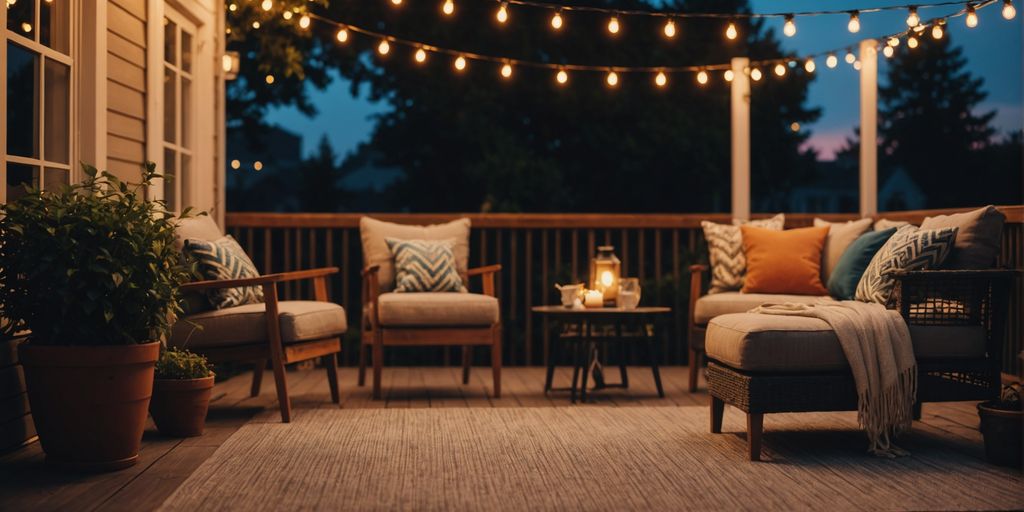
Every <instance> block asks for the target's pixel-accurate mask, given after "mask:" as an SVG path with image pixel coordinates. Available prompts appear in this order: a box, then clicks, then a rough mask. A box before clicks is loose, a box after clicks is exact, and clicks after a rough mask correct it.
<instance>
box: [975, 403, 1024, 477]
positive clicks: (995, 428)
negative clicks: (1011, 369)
mask: <svg viewBox="0 0 1024 512" xmlns="http://www.w3.org/2000/svg"><path fill="white" fill-rule="evenodd" d="M978 416H980V417H981V434H982V436H984V437H985V458H987V459H988V461H989V462H991V463H993V464H997V465H1000V466H1009V467H1013V468H1019V467H1021V457H1022V453H1021V449H1022V447H1021V441H1022V437H1024V432H1022V429H1024V410H1022V409H1021V400H1020V384H1013V385H1010V386H1004V387H1003V392H1002V394H1001V396H1000V397H999V400H989V401H987V402H981V403H980V404H978Z"/></svg>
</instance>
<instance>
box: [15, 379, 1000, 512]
mask: <svg viewBox="0 0 1024 512" xmlns="http://www.w3.org/2000/svg"><path fill="white" fill-rule="evenodd" d="M609 373H610V374H611V375H610V376H609V380H614V379H615V377H617V372H609ZM384 376H385V377H384V386H385V389H386V390H387V391H386V397H385V400H381V401H373V400H371V399H370V390H369V387H364V388H359V387H356V385H355V382H356V371H355V369H352V368H344V369H342V371H341V374H340V378H341V387H342V406H341V407H342V408H343V409H355V408H379V407H388V408H416V407H570V406H571V405H570V403H569V395H568V392H567V391H566V392H553V393H552V394H550V395H547V396H546V395H545V394H544V392H543V384H544V369H543V368H539V367H526V368H522V367H520V368H506V369H505V370H504V372H503V381H502V386H503V391H504V397H503V398H501V399H498V400H495V399H491V398H490V397H489V390H490V371H489V369H488V368H476V369H474V372H473V376H472V380H471V382H470V384H469V385H467V386H462V385H461V384H460V383H459V378H460V370H459V369H458V368H389V369H386V370H385V373H384ZM629 377H630V388H629V389H607V390H602V391H601V392H599V393H598V394H595V395H594V396H593V398H594V400H593V403H588V404H587V405H585V407H629V406H638V405H643V406H664V407H702V406H705V405H706V404H707V394H706V393H704V392H703V391H701V392H698V393H694V394H691V393H688V392H686V390H685V383H686V380H687V378H686V377H687V369H686V368H684V367H668V368H663V370H662V379H663V382H664V385H665V392H666V398H665V399H659V398H658V397H657V394H656V392H655V388H654V381H653V379H652V378H651V375H650V370H648V369H646V368H641V367H635V368H630V371H629ZM249 382H250V376H249V375H241V376H238V377H235V378H232V379H229V380H227V381H225V382H221V383H219V384H217V386H216V387H215V388H214V394H213V396H214V399H213V403H212V404H211V408H210V414H209V417H208V419H207V427H206V434H205V435H203V436H202V437H197V438H189V439H169V438H165V437H162V436H160V434H158V433H157V432H156V430H155V428H154V427H153V426H152V424H151V425H150V427H149V428H148V429H147V431H146V434H145V437H144V439H143V447H142V451H141V453H140V460H139V463H138V464H137V465H136V466H134V467H132V468H130V469H127V470H124V471H120V472H115V473H105V474H95V475H80V474H73V473H61V472H56V471H54V470H52V469H51V468H48V467H47V466H45V465H44V463H43V454H42V450H41V449H40V447H39V444H38V443H34V444H32V445H29V446H27V447H24V448H22V449H20V450H17V451H15V452H11V453H8V454H6V455H3V456H2V457H0V510H136V511H137V510H151V509H154V508H156V507H158V506H159V505H160V504H161V503H163V501H164V500H165V499H166V498H167V496H169V495H170V494H171V493H172V492H173V491H174V490H175V489H177V487H178V486H179V485H181V483H182V482H184V481H185V479H186V478H188V476H189V475H191V474H192V472H193V471H195V469H196V468H198V467H199V465H200V464H202V463H203V462H204V461H205V460H206V459H207V458H208V457H209V456H210V455H212V454H213V452H214V451H215V450H216V449H217V447H219V446H220V445H221V444H222V443H223V442H224V441H225V440H226V439H227V438H228V437H230V436H231V434H232V433H234V432H235V431H236V430H237V429H238V428H239V427H241V426H242V425H244V424H245V423H247V422H250V421H279V416H278V412H277V408H276V400H275V398H274V386H273V382H274V381H273V377H272V375H270V374H269V372H268V373H267V375H265V376H264V380H263V382H264V386H263V390H262V393H261V394H260V396H258V397H249ZM568 383H569V370H568V369H560V371H559V372H558V374H557V375H556V378H555V384H554V385H555V387H559V386H567V385H568ZM288 385H289V389H290V392H291V394H292V397H293V402H294V407H295V409H296V411H295V414H296V415H300V414H302V412H303V410H308V409H310V408H324V407H334V405H333V404H331V403H330V400H329V392H328V387H327V383H326V379H325V375H324V372H323V371H322V370H319V369H318V370H303V371H294V372H289V374H288ZM702 388H703V383H702ZM977 423H978V417H977V413H976V412H975V410H974V403H968V402H963V403H950V404H926V405H925V407H924V416H923V418H922V421H921V422H917V423H915V424H914V428H915V429H924V430H927V431H929V432H930V433H931V434H934V435H936V436H939V437H941V438H942V439H944V440H948V442H949V443H950V445H951V446H955V447H956V448H957V449H959V450H962V451H965V452H967V453H970V454H971V455H974V456H977V457H979V458H980V457H983V448H982V444H981V443H982V440H981V435H980V433H979V432H978V430H977Z"/></svg>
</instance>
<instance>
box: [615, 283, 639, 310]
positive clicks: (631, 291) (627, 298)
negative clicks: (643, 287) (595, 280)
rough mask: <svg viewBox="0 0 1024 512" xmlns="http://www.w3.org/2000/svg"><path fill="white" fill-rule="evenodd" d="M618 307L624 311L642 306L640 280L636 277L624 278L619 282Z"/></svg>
mask: <svg viewBox="0 0 1024 512" xmlns="http://www.w3.org/2000/svg"><path fill="white" fill-rule="evenodd" d="M616 301H617V302H618V306H619V307H620V308H623V309H636V307H637V306H639V305H640V280H639V279H637V278H635V277H623V278H622V280H621V281H620V282H619V295H618V297H617V298H616Z"/></svg>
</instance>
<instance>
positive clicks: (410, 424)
mask: <svg viewBox="0 0 1024 512" xmlns="http://www.w3.org/2000/svg"><path fill="white" fill-rule="evenodd" d="M855 420H856V418H855V416H854V415H852V414H846V413H842V414H799V415H797V414H793V415H770V416H767V417H766V419H765V428H766V432H765V445H766V452H765V455H766V458H767V459H768V461H767V462H749V461H748V460H746V444H745V443H746V441H745V436H744V435H743V434H742V433H741V431H742V427H743V425H742V421H743V417H742V416H741V415H739V414H736V413H735V412H731V413H727V415H726V422H725V428H726V431H727V432H729V431H731V433H726V434H721V435H712V434H709V433H708V431H707V424H708V412H707V409H706V408H703V407H656V408H655V407H624V408H595V407H571V408H515V409H399V410H396V409H377V410H342V409H310V410H302V411H300V413H299V414H297V417H296V418H295V419H294V420H293V422H292V423H290V424H281V423H250V424H248V425H246V426H244V427H242V428H241V429H240V430H239V431H238V432H237V433H235V434H234V435H233V436H232V437H231V438H230V439H228V440H227V441H226V442H225V443H224V445H223V446H221V447H220V448H219V449H218V450H217V451H216V453H214V454H213V455H212V456H211V457H210V458H209V459H208V460H207V461H206V462H205V463H204V464H203V465H202V466H200V467H199V469H197V470H196V471H195V473H193V474H192V475H191V476H190V477H189V478H188V480H186V481H185V483H184V484H182V486H181V487H180V488H178V490H177V491H175V493H174V494H173V495H171V496H170V497H169V498H168V499H167V501H166V502H165V503H164V505H163V510H167V511H177V510H183V511H184V510H187V511H196V510H652V509H653V510H665V509H684V508H685V509H697V510H723V509H727V510H741V509H748V510H754V509H757V510H940V509H941V510H952V509H961V510H963V509H969V510H974V509H1021V508H1024V491H1022V489H1024V478H1022V477H1021V476H1020V475H1019V474H1018V473H1015V472H1013V471H1010V470H1004V469H1001V468H998V467H995V466H990V465H988V464H986V463H985V462H984V461H982V460H980V459H979V458H978V457H977V456H976V454H974V453H971V450H964V447H962V446H960V447H958V446H955V445H954V446H951V445H950V443H948V442H946V443H944V442H942V440H941V439H939V438H937V437H932V436H929V435H928V434H927V433H915V434H911V435H909V436H906V437H905V438H903V439H902V441H903V442H902V443H901V446H903V447H905V448H907V449H909V450H910V451H911V452H912V456H910V457H905V458H901V459H895V460H889V459H880V458H876V457H873V456H870V455H868V454H867V453H866V448H867V441H866V440H865V437H864V435H863V434H862V433H860V432H858V431H857V430H856V421H855Z"/></svg>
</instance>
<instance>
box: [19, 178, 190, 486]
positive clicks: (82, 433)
mask: <svg viewBox="0 0 1024 512" xmlns="http://www.w3.org/2000/svg"><path fill="white" fill-rule="evenodd" d="M83 170H84V175H85V179H84V180H83V181H82V182H80V183H77V184H74V185H71V186H66V187H63V188H61V189H59V190H53V191H50V190H47V191H40V190H38V189H31V188H30V189H29V190H27V191H26V194H25V195H23V196H21V197H19V198H18V199H16V200H14V201H11V202H9V203H7V204H3V205H0V311H3V316H4V317H7V318H9V319H10V320H11V322H10V325H8V326H7V327H6V328H5V329H4V334H10V333H13V332H16V331H19V330H27V331H29V334H28V337H27V341H26V342H25V343H22V344H20V345H19V346H18V356H19V360H20V361H21V363H22V366H23V369H24V372H25V381H26V388H27V391H28V398H29V404H30V407H31V408H32V417H33V420H34V421H35V426H36V431H37V432H38V434H39V440H40V443H41V445H42V448H43V451H44V452H46V460H47V461H48V462H51V463H57V464H61V465H65V466H71V467H76V468H83V469H93V470H111V469H120V468H125V467H128V466H131V465H132V464H134V463H135V462H136V461H137V460H138V453H139V446H140V444H141V442H142V432H143V430H144V429H145V424H146V411H147V409H148V408H149V400H150V396H151V395H152V392H153V366H154V363H155V362H156V359H157V355H158V354H159V351H160V343H159V340H161V339H164V337H165V336H166V334H167V332H168V331H169V330H170V326H171V325H172V324H173V323H174V321H175V319H176V318H177V315H178V314H179V313H180V311H181V308H180V306H179V304H178V288H179V286H180V285H181V283H183V282H185V281H187V280H188V279H189V277H190V276H191V274H192V272H191V269H190V268H189V265H188V264H186V262H184V261H183V260H182V258H181V256H180V253H179V251H178V250H177V249H176V247H175V226H176V222H177V217H175V215H173V214H171V213H168V212H167V211H166V209H165V207H164V204H163V203H162V202H160V201H149V200H147V199H146V197H145V194H146V188H147V187H150V186H152V181H153V180H154V179H156V178H158V177H160V175H159V174H157V173H156V171H155V166H154V165H153V164H147V165H145V166H144V167H143V169H142V180H141V182H140V183H135V184H130V183H126V182H123V181H121V180H120V179H118V178H117V177H116V176H114V175H112V174H109V173H107V172H98V171H97V170H96V168H94V167H92V166H88V165H83Z"/></svg>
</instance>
